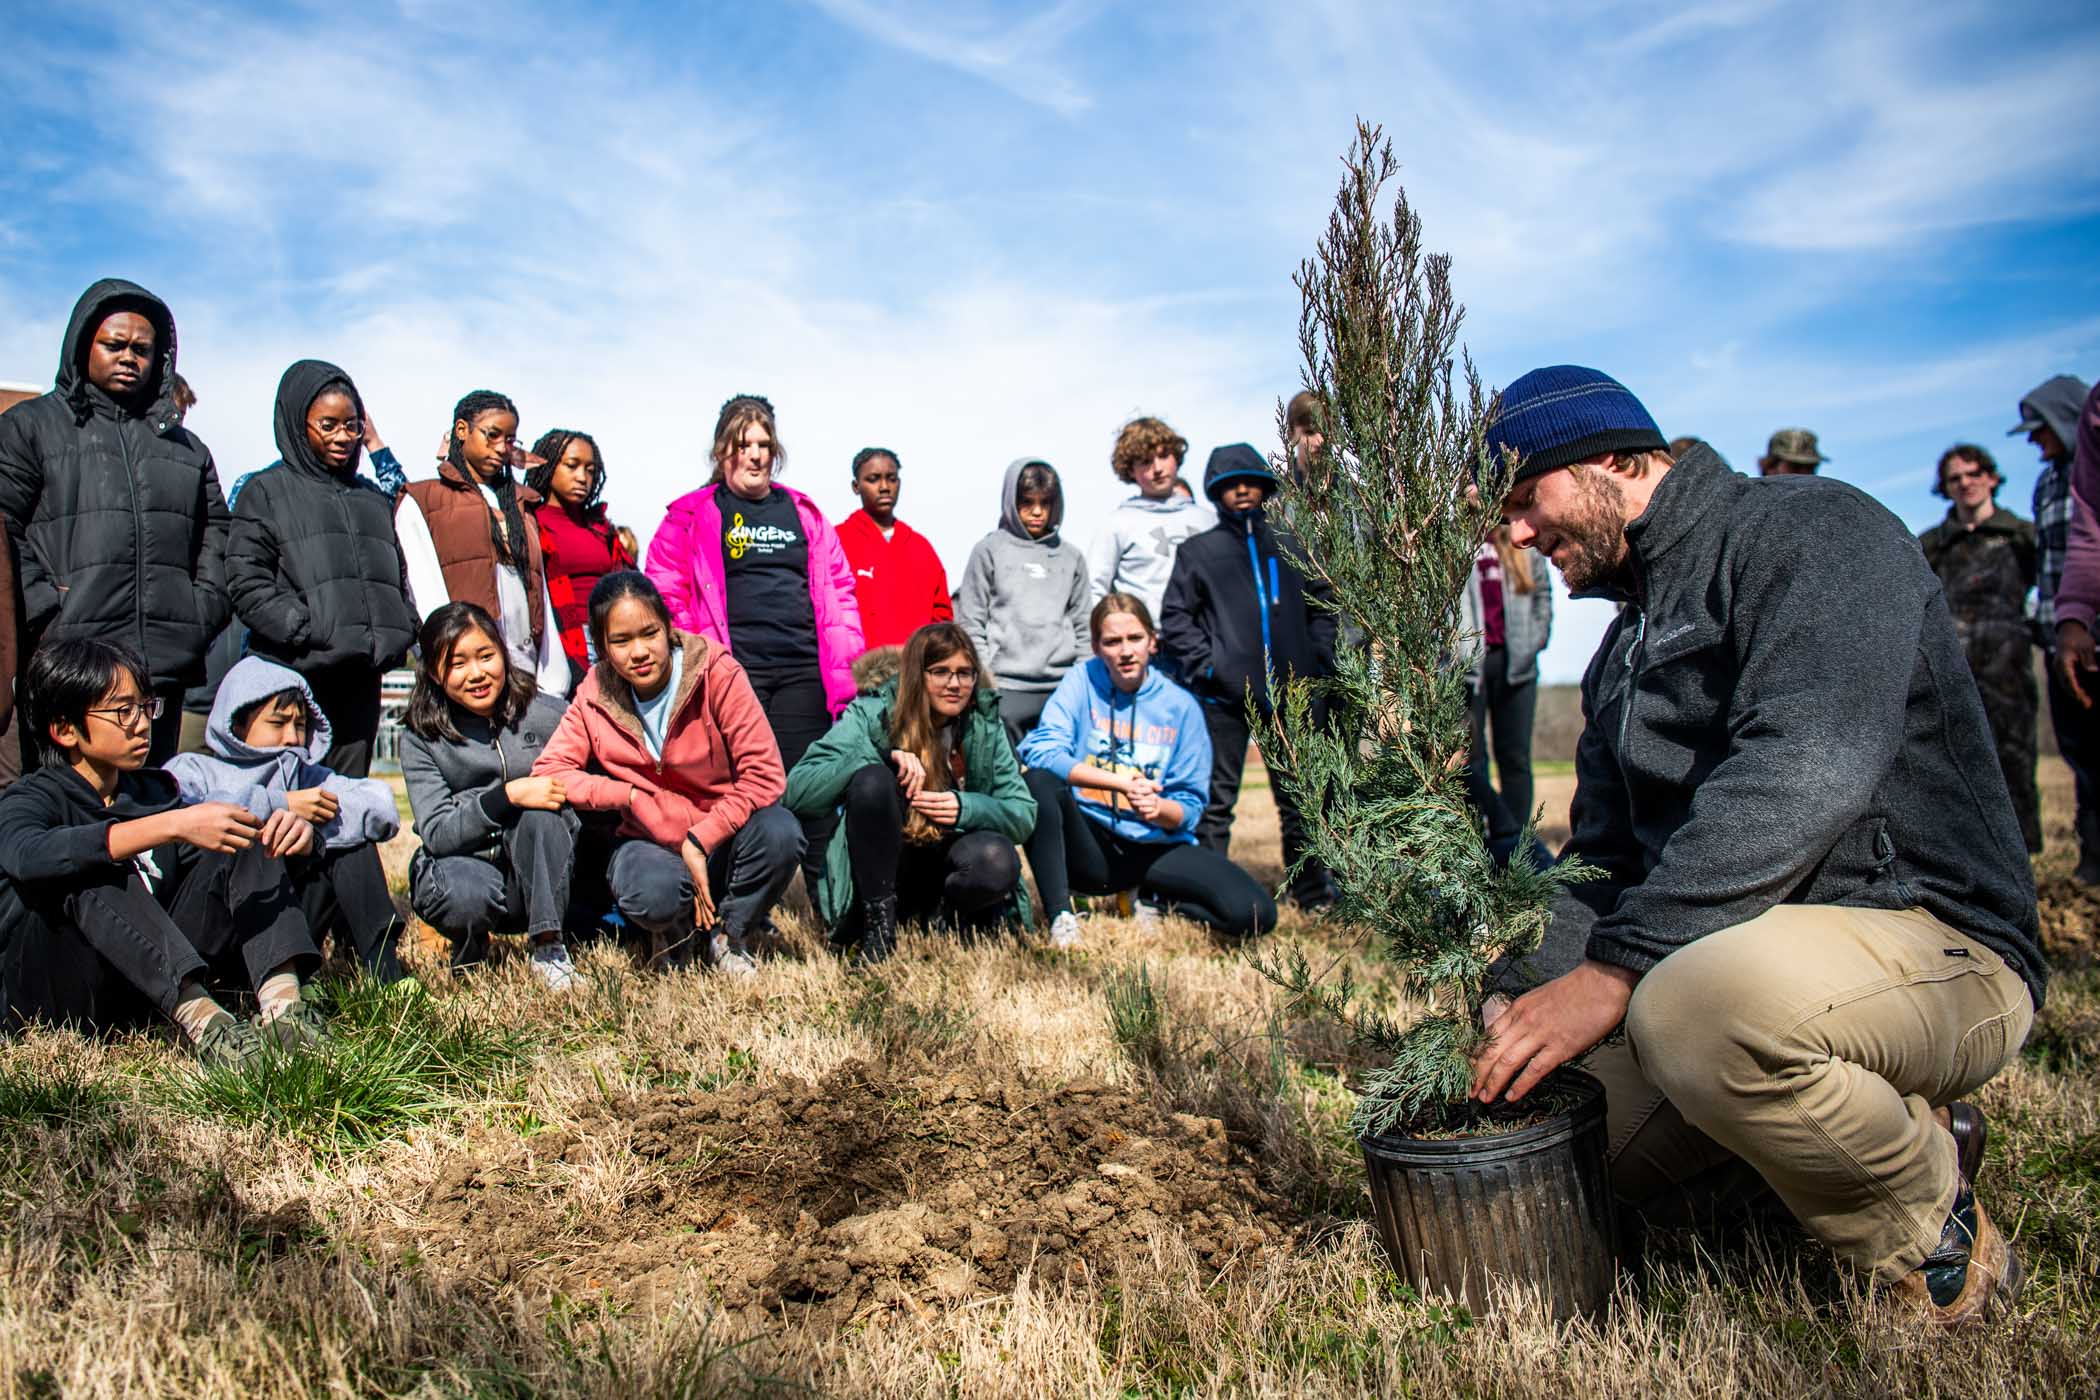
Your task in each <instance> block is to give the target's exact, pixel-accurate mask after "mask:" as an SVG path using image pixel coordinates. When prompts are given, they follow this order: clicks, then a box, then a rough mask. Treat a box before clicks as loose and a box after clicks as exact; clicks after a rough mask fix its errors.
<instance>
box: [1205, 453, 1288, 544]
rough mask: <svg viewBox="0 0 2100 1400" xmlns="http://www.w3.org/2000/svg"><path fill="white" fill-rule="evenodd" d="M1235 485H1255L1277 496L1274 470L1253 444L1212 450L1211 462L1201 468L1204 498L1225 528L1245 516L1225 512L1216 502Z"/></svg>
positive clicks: (1235, 512) (1221, 503) (1239, 513)
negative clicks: (1216, 510)
mask: <svg viewBox="0 0 2100 1400" xmlns="http://www.w3.org/2000/svg"><path fill="white" fill-rule="evenodd" d="M1234 481H1258V482H1260V483H1261V484H1262V485H1263V486H1265V487H1267V488H1268V493H1269V495H1271V496H1273V495H1275V494H1276V469H1275V468H1274V467H1271V466H1270V465H1269V461H1268V458H1266V457H1264V456H1262V455H1261V453H1259V452H1256V451H1255V450H1254V448H1253V446H1252V444H1249V443H1244V442H1235V443H1232V444H1230V445H1229V446H1226V447H1217V448H1213V449H1211V454H1210V460H1209V461H1208V462H1206V463H1205V464H1204V467H1203V494H1204V495H1206V496H1208V497H1210V503H1211V504H1212V505H1214V506H1216V507H1217V508H1218V518H1219V519H1221V520H1223V521H1226V522H1227V523H1228V524H1229V523H1231V522H1233V521H1235V520H1238V519H1239V518H1240V516H1241V515H1242V514H1243V513H1244V512H1239V511H1229V510H1227V509H1225V505H1224V503H1223V502H1222V501H1220V500H1219V499H1218V496H1219V494H1220V493H1221V492H1223V491H1224V489H1225V487H1226V484H1227V483H1229V482H1234Z"/></svg>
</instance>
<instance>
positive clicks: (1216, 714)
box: [1159, 442, 1335, 909]
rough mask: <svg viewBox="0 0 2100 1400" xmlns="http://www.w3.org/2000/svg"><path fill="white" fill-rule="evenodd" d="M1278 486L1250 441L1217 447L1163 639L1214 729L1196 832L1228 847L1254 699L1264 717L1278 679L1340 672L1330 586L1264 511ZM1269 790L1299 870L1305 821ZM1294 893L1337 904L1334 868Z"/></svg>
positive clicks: (1172, 588)
mask: <svg viewBox="0 0 2100 1400" xmlns="http://www.w3.org/2000/svg"><path fill="white" fill-rule="evenodd" d="M1275 493H1276V474H1275V472H1274V471H1272V470H1271V469H1270V467H1269V464H1268V462H1267V461H1266V460H1265V459H1264V458H1263V457H1262V455H1261V454H1260V453H1259V452H1257V451H1255V450H1254V449H1253V448H1252V447H1250V446H1249V445H1247V444H1246V443H1244V442H1241V443H1234V444H1233V445H1231V446H1230V447H1220V448H1217V449H1216V450H1214V451H1213V452H1212V453H1211V454H1210V462H1209V464H1208V465H1206V466H1205V467H1204V469H1203V494H1204V495H1206V496H1208V497H1210V499H1211V502H1212V504H1214V505H1216V506H1217V508H1218V523H1217V525H1215V526H1213V527H1212V528H1211V529H1209V530H1206V531H1204V532H1203V533H1202V534H1200V535H1196V536H1193V537H1192V538H1190V539H1189V540H1187V541H1185V542H1184V543H1183V544H1182V546H1181V549H1180V552H1179V553H1178V554H1177V555H1176V556H1175V560H1174V572H1173V575H1172V576H1171V577H1170V578H1169V579H1168V581H1167V596H1166V601H1165V603H1164V604H1163V605H1162V608H1161V612H1160V619H1159V622H1160V626H1159V642H1160V646H1161V648H1162V649H1163V650H1164V651H1165V652H1166V654H1167V656H1168V658H1169V659H1170V660H1171V661H1172V662H1173V664H1174V667H1175V671H1176V674H1177V675H1178V676H1179V677H1180V679H1181V683H1182V684H1183V685H1185V686H1187V687H1188V688H1189V689H1190V690H1192V691H1194V692H1195V694H1196V697H1197V698H1198V699H1200V700H1201V701H1203V717H1204V720H1205V722H1206V723H1207V724H1208V725H1209V728H1210V744H1211V770H1210V801H1209V803H1208V804H1207V805H1205V807H1204V809H1203V819H1202V821H1201V822H1200V823H1199V824H1198V825H1197V827H1196V840H1197V841H1198V842H1199V843H1200V844H1202V845H1203V846H1205V847H1208V848H1209V849H1211V850H1214V851H1216V852H1218V853H1219V854H1220V855H1223V854H1226V853H1227V851H1228V848H1229V847H1230V846H1231V843H1232V809H1233V806H1234V804H1235V803H1237V802H1238V800H1239V794H1240V774H1241V772H1242V770H1243V769H1244V768H1245V766H1246V762H1247V738H1248V731H1247V702H1248V700H1249V699H1252V700H1253V702H1254V703H1255V705H1256V706H1257V707H1258V708H1259V710H1260V712H1261V713H1262V714H1263V715H1268V714H1270V713H1272V711H1271V708H1270V706H1271V703H1272V701H1271V694H1270V686H1271V684H1272V682H1273V681H1275V680H1280V679H1282V678H1283V677H1285V676H1297V677H1300V678H1318V677H1323V676H1330V675H1332V674H1334V635H1335V618H1334V614H1333V612H1331V611H1330V610H1329V609H1327V608H1326V607H1323V606H1319V605H1318V604H1319V603H1320V602H1321V601H1322V600H1324V599H1325V598H1326V597H1327V589H1326V585H1324V584H1322V583H1319V582H1317V581H1314V580H1310V579H1308V578H1307V577H1306V576H1305V572H1304V570H1303V569H1302V568H1300V567H1299V563H1298V560H1299V559H1300V558H1301V557H1302V555H1301V552H1300V550H1299V546H1298V542H1297V540H1295V539H1293V538H1292V537H1291V536H1290V534H1289V533H1288V532H1287V531H1283V530H1279V529H1277V528H1276V527H1275V526H1273V525H1271V524H1270V523H1269V522H1268V520H1267V518H1266V517H1265V515H1264V513H1263V506H1264V505H1265V504H1266V503H1267V501H1268V499H1269V497H1270V496H1272V495H1274V494H1275ZM1270 790H1271V792H1273V793H1274V794H1275V798H1276V812H1277V816H1278V818H1279V821H1280V823H1281V825H1282V828H1283V859H1284V863H1285V864H1286V865H1287V866H1292V867H1296V866H1297V864H1298V862H1299V860H1300V859H1301V858H1303V857H1304V855H1305V823H1304V820H1303V818H1302V817H1301V816H1300V814H1299V810H1298V804H1297V803H1296V802H1295V801H1293V800H1292V799H1291V797H1290V795H1289V794H1288V793H1286V792H1285V791H1284V787H1283V785H1282V784H1280V783H1272V784H1271V786H1270ZM1290 897H1291V898H1292V900H1294V901H1295V902H1296V903H1298V904H1299V905H1301V906H1303V907H1305V908H1309V909H1317V908H1322V907H1325V906H1326V905H1329V904H1332V903H1333V902H1334V887H1333V884H1332V882H1331V881H1330V880H1329V879H1328V875H1327V870H1326V867H1324V866H1322V865H1321V864H1320V863H1319V862H1318V861H1311V860H1308V861H1307V862H1306V864H1305V865H1304V867H1303V868H1302V869H1299V871H1298V874H1297V876H1296V878H1295V879H1294V880H1293V881H1292V884H1291V890H1290Z"/></svg>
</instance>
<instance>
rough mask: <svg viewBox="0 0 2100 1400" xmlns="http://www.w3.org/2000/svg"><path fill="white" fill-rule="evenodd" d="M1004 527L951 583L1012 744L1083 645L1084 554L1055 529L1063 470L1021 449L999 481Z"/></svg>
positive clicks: (1061, 507) (980, 545) (1061, 511)
mask: <svg viewBox="0 0 2100 1400" xmlns="http://www.w3.org/2000/svg"><path fill="white" fill-rule="evenodd" d="M999 503H1000V508H999V528H998V529H996V530H994V531H992V533H990V534H989V535H986V536H985V537H984V538H983V539H981V540H979V541H978V542H977V547H976V548H975V549H973V550H971V551H970V562H969V563H967V564H965V565H964V566H963V575H962V582H961V583H960V584H959V585H957V587H956V590H955V620H956V621H957V622H959V623H961V624H962V627H963V630H964V631H965V632H967V633H969V634H970V644H971V645H972V646H973V647H975V648H976V650H977V659H978V662H979V664H980V665H982V666H983V667H984V670H985V675H986V678H987V679H988V680H989V681H990V682H991V683H992V685H993V686H994V687H995V688H996V689H997V690H998V692H999V717H1000V718H1001V719H1003V720H1004V721H1005V722H1006V732H1007V733H1008V734H1009V735H1011V736H1012V737H1013V740H1014V742H1015V743H1019V742H1020V741H1021V736H1022V735H1024V734H1026V733H1027V732H1028V731H1029V730H1030V729H1033V728H1034V727H1035V721H1036V716H1038V715H1040V714H1041V713H1042V712H1043V702H1044V701H1045V700H1047V699H1048V698H1049V696H1050V692H1051V691H1052V690H1055V689H1056V688H1057V683H1058V682H1059V681H1061V680H1063V679H1064V677H1065V673H1066V672H1068V671H1070V670H1071V669H1072V665H1073V663H1074V662H1076V661H1078V660H1079V658H1080V657H1081V656H1082V655H1083V654H1084V653H1085V651H1086V610H1087V575H1086V559H1085V558H1084V557H1083V556H1082V555H1081V554H1080V552H1079V551H1078V550H1077V549H1076V548H1074V547H1073V546H1071V545H1069V544H1066V543H1065V542H1064V539H1063V537H1062V536H1061V535H1060V534H1059V528H1060V527H1061V526H1062V525H1063V524H1064V518H1065V489H1064V485H1063V483H1062V482H1060V481H1059V480H1058V478H1057V468H1055V467H1053V466H1051V465H1050V464H1049V463H1048V462H1045V461H1042V460H1041V459H1039V458H1035V457H1022V458H1020V459H1018V460H1016V461H1015V462H1013V463H1012V464H1011V465H1009V466H1008V467H1007V469H1006V480H1005V481H1004V482H1003V483H1002V484H1001V486H1000V495H999Z"/></svg>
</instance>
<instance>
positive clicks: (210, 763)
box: [168, 656, 406, 981]
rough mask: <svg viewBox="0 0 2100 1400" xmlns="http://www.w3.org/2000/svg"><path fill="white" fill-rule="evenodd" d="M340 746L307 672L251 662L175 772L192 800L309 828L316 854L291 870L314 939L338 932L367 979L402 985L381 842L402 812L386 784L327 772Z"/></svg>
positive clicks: (216, 703) (234, 678)
mask: <svg viewBox="0 0 2100 1400" xmlns="http://www.w3.org/2000/svg"><path fill="white" fill-rule="evenodd" d="M333 742H334V735H333V734H332V733H331V731H330V729H329V724H328V716H327V715H325V714H323V713H322V712H321V707H320V705H319V704H318V703H317V702H316V701H315V699H314V694H313V691H312V690H311V689H310V688H309V687H308V686H307V684H306V681H305V680H304V679H303V678H302V677H301V676H300V675H299V673H298V672H297V671H294V670H292V669H290V668H289V667H286V666H280V665H278V664H277V663H276V662H274V661H265V660H264V659H263V658H261V657H259V656H248V657H243V658H242V659H241V660H240V661H239V662H238V663H236V664H235V665H234V666H233V668H232V669H230V670H229V671H227V673H226V679H225V680H223V681H221V682H220V683H219V693H218V696H217V697H216V698H215V699H214V700H213V702H212V709H211V719H210V721H209V723H208V724H207V726H206V729H205V743H206V745H207V746H208V748H209V752H207V753H201V754H200V753H184V754H177V755H176V756H175V757H174V758H172V759H170V760H168V772H169V774H170V775H171V776H173V777H174V779H175V781H176V782H177V783H178V784H180V785H181V789H182V798H183V800H184V801H185V802H230V803H233V804H234V805H235V806H238V807H245V808H247V809H248V811H249V812H250V813H252V814H253V815H254V816H255V818H256V820H258V821H264V820H267V819H268V818H269V816H270V814H271V813H272V812H276V811H290V812H291V813H292V814H293V815H295V816H297V817H300V818H302V819H303V820H305V821H307V822H310V823H311V824H312V825H313V827H314V837H315V841H314V845H313V850H312V852H311V853H310V854H308V855H304V856H295V857H292V858H290V859H288V860H287V861H286V862H285V866H286V868H287V870H288V872H289V873H290V876H291V882H292V888H293V889H294V891H295V892H296V893H297V896H298V900H299V905H300V908H301V909H302V910H303V911H304V912H305V914H306V919H307V922H308V924H309V925H311V927H312V928H313V931H314V936H315V938H316V939H318V938H320V937H321V935H322V934H324V933H325V932H327V930H328V929H329V927H330V926H331V925H333V926H334V928H335V931H336V940H337V946H338V947H341V946H342V945H343V944H344V943H346V942H347V943H348V944H349V945H350V946H352V947H355V948H356V949H357V955H358V958H359V960H360V961H361V962H362V963H363V964H364V966H365V968H366V970H367V971H369V972H371V973H372V974H373V975H374V976H376V977H379V978H382V979H384V980H386V981H395V980H398V979H399V978H401V977H403V976H405V975H406V974H405V973H404V972H403V970H402V967H401V964H400V962H399V961H398V959H397V957H396V955H395V952H394V941H395V935H396V934H397V933H398V932H399V931H400V926H401V919H400V913H399V911H398V910H397V909H396V908H395V907H394V899H393V896H392V895H391V894H389V893H388V892H387V886H386V871H385V868H384V867H383V866H382V865H381V864H380V860H379V844H378V843H380V842H382V841H388V840H391V839H392V838H393V837H394V836H395V835H396V834H397V833H399V831H400V830H401V813H400V809H399V808H398V807H396V806H395V804H394V794H393V791H392V789H390V788H388V787H387V785H386V784H385V783H383V782H381V781H380V780H379V779H377V778H350V777H345V776H343V775H342V774H340V773H337V772H335V771H334V770H333V769H330V768H327V767H324V766H323V765H322V763H321V758H322V756H323V755H324V754H326V753H327V752H328V748H329V745H330V744H331V743H333Z"/></svg>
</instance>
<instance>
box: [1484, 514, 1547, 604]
mask: <svg viewBox="0 0 2100 1400" xmlns="http://www.w3.org/2000/svg"><path fill="white" fill-rule="evenodd" d="M1494 541H1495V557H1496V558H1498V559H1500V560H1501V561H1502V577H1503V578H1505V579H1507V580H1508V581H1509V586H1510V590H1511V591H1512V592H1515V593H1519V594H1522V593H1529V592H1531V591H1532V590H1533V589H1534V588H1537V587H1538V586H1539V581H1538V578H1537V576H1536V575H1534V574H1533V573H1532V572H1531V551H1530V550H1528V549H1519V548H1517V547H1516V545H1515V544H1514V543H1512V542H1511V540H1510V538H1509V526H1507V525H1497V526H1496V527H1495V534H1494Z"/></svg>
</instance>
